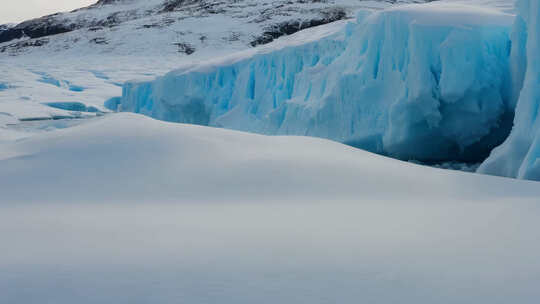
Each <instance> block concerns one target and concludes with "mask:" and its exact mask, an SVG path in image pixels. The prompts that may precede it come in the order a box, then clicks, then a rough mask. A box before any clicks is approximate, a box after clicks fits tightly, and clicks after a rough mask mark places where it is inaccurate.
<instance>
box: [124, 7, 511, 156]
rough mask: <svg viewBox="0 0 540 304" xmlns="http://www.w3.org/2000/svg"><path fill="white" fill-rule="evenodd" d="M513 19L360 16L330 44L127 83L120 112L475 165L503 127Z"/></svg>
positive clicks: (412, 13)
mask: <svg viewBox="0 0 540 304" xmlns="http://www.w3.org/2000/svg"><path fill="white" fill-rule="evenodd" d="M512 21H513V16H511V15H507V14H504V13H501V12H499V11H493V10H490V9H485V8H478V7H474V6H467V5H458V4H452V3H431V4H424V5H408V6H401V7H397V8H391V9H387V10H383V11H380V12H368V11H363V12H360V13H359V14H358V18H357V21H356V22H351V23H349V24H347V26H346V27H345V28H344V30H342V31H341V32H339V33H337V34H334V35H330V36H328V37H323V38H321V39H313V41H310V42H306V43H304V44H300V45H298V44H296V45H290V46H288V45H286V44H285V46H284V47H283V45H279V46H276V47H274V48H273V49H272V47H269V48H267V49H265V50H263V51H258V52H251V53H249V52H248V53H246V54H245V55H238V56H237V58H235V59H234V60H231V59H230V58H228V59H223V60H217V61H215V62H212V63H206V64H200V65H195V66H191V67H187V68H184V69H180V70H176V71H173V72H170V73H169V74H167V75H165V76H163V77H159V78H157V79H156V80H154V81H150V82H148V81H145V82H137V81H132V82H128V83H126V84H125V85H124V88H123V96H122V99H121V101H120V103H121V105H120V108H121V110H122V111H132V112H137V113H143V114H146V115H149V116H152V117H154V118H158V119H162V120H167V121H174V122H184V123H194V124H201V125H210V126H217V127H224V128H230V129H236V130H243V131H250V132H257V133H263V134H288V135H307V136H316V137H323V138H328V139H332V140H336V141H340V142H343V143H347V144H351V145H353V146H356V147H360V148H363V149H366V150H369V151H372V152H377V153H381V154H387V155H391V156H394V157H397V158H401V159H415V160H421V161H433V162H438V161H446V160H451V161H470V162H479V161H482V160H484V159H485V158H486V157H487V156H488V155H489V152H490V151H491V150H492V149H493V148H494V147H496V146H497V145H499V144H500V143H502V142H503V141H504V139H505V138H506V137H507V136H508V132H509V131H510V128H511V122H512V117H513V105H512V89H511V88H512V83H511V82H512V80H511V77H509V75H510V64H509V62H510V49H511V42H510V31H511V27H512ZM313 35H314V36H316V33H314V34H313Z"/></svg>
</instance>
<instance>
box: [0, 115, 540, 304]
mask: <svg viewBox="0 0 540 304" xmlns="http://www.w3.org/2000/svg"><path fill="white" fill-rule="evenodd" d="M0 168H2V169H1V170H0V181H1V183H0V193H1V200H0V242H1V243H2V244H3V246H2V250H0V269H1V270H2V271H0V299H1V301H0V302H5V303H24V304H33V303H44V302H47V303H56V304H68V303H69V304H72V303H75V302H76V303H92V304H95V303H118V304H121V303H126V304H127V303H130V304H138V303H234V304H238V303H246V304H247V303H291V304H293V303H294V304H296V303H321V304H322V303H351V302H369V303H381V304H382V303H384V304H387V303H392V302H403V303H419V304H421V303H452V304H457V303H468V302H471V301H472V302H474V303H510V302H511V303H514V302H516V303H520V304H533V303H536V302H537V300H538V298H539V297H540V294H539V290H538V284H539V283H540V282H539V275H540V264H539V262H538V256H539V255H540V246H539V244H538V242H536V240H538V239H539V238H540V229H539V228H540V227H539V225H540V224H539V223H540V221H539V218H540V208H539V205H538V197H539V195H540V188H539V187H538V185H537V184H536V183H529V182H523V181H517V180H509V179H503V178H497V177H490V176H481V175H474V174H466V173H461V172H450V171H445V170H438V169H433V168H427V167H423V166H416V165H412V164H409V163H403V162H400V161H397V160H393V159H387V158H384V157H381V156H377V155H373V154H370V153H367V152H364V151H361V150H356V149H353V148H351V147H349V146H345V145H341V144H338V143H335V142H331V141H327V140H322V139H316V138H304V137H267V136H261V135H254V134H247V133H241V132H234V131H229V130H223V129H211V128H208V127H200V126H193V125H181V124H172V123H165V122H161V121H155V120H151V119H149V118H146V117H144V116H139V115H135V114H114V115H108V116H106V117H104V118H99V119H97V120H93V121H91V122H89V123H85V124H82V125H79V126H76V127H72V128H68V129H64V130H60V131H56V132H51V133H47V134H42V135H36V136H34V137H32V138H29V139H26V140H23V141H18V142H10V143H0Z"/></svg>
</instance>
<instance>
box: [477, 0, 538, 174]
mask: <svg viewBox="0 0 540 304" xmlns="http://www.w3.org/2000/svg"><path fill="white" fill-rule="evenodd" d="M517 8H518V12H519V15H518V16H517V18H516V21H515V24H514V33H513V35H512V40H513V48H512V67H513V74H512V76H513V82H512V83H513V89H512V91H513V92H514V95H515V96H516V99H517V96H519V99H518V102H517V107H516V115H515V120H514V128H513V130H512V133H511V135H510V137H509V138H508V139H507V140H506V141H505V143H504V144H503V145H501V146H500V147H498V148H497V149H495V150H494V151H493V153H492V154H491V156H490V157H489V158H488V159H487V160H486V161H485V162H484V163H483V164H482V166H481V167H480V168H479V172H481V173H487V174H495V175H501V176H508V177H517V178H522V179H533V180H540V120H539V119H538V114H539V111H540V60H538V56H540V23H539V22H540V2H539V1H537V0H519V1H518V2H517Z"/></svg>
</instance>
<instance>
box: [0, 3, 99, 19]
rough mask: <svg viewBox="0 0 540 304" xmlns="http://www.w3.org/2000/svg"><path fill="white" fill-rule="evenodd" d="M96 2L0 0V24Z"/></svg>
mask: <svg viewBox="0 0 540 304" xmlns="http://www.w3.org/2000/svg"><path fill="white" fill-rule="evenodd" d="M95 2H97V0H0V24H3V23H11V22H13V23H16V22H21V21H23V20H26V19H30V18H35V17H41V16H44V15H47V14H52V13H56V12H60V11H69V10H73V9H76V8H79V7H83V6H87V5H89V4H92V3H95Z"/></svg>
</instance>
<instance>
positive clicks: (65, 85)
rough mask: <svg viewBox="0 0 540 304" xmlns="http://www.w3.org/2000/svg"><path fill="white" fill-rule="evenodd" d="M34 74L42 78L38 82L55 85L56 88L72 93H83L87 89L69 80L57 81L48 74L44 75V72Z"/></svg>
mask: <svg viewBox="0 0 540 304" xmlns="http://www.w3.org/2000/svg"><path fill="white" fill-rule="evenodd" d="M34 73H35V74H37V75H40V76H41V78H40V79H38V81H40V82H43V83H46V84H50V85H53V86H55V87H59V88H66V89H68V90H70V91H72V92H83V91H84V90H85V89H86V88H85V87H82V86H79V85H75V84H73V83H71V82H69V81H67V80H59V79H56V78H55V77H53V76H51V75H49V74H47V73H43V72H34Z"/></svg>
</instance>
